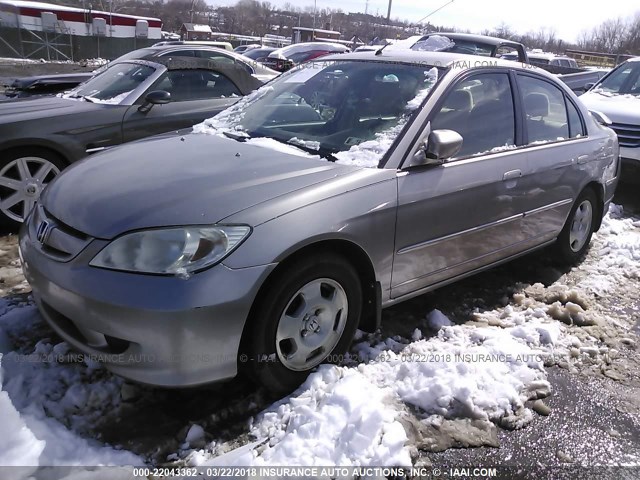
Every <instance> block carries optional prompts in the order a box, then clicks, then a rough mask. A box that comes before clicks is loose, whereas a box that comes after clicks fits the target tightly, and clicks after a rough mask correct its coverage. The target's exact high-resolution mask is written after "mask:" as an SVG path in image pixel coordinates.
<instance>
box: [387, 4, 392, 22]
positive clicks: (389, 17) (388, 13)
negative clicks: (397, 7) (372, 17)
mask: <svg viewBox="0 0 640 480" xmlns="http://www.w3.org/2000/svg"><path fill="white" fill-rule="evenodd" d="M391 1H392V0H389V8H388V10H387V23H389V20H390V19H391Z"/></svg>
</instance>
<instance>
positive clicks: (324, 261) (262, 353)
mask: <svg viewBox="0 0 640 480" xmlns="http://www.w3.org/2000/svg"><path fill="white" fill-rule="evenodd" d="M361 308H362V289H361V285H360V279H359V277H358V274H357V272H356V271H355V269H354V268H353V267H352V266H351V265H349V264H348V263H347V261H346V260H345V259H343V258H342V257H340V256H338V255H333V254H326V255H317V256H312V257H309V258H307V259H303V260H300V261H296V262H294V263H292V264H290V265H289V266H288V267H287V268H285V269H284V270H283V271H282V272H280V273H279V274H278V275H277V276H276V278H274V279H273V280H272V281H271V282H270V285H269V286H268V287H267V289H266V291H265V292H264V293H263V294H262V295H261V298H260V300H259V301H258V303H257V304H256V306H255V308H254V309H253V314H252V318H251V319H250V320H249V322H250V323H249V324H248V325H247V328H246V329H245V333H244V338H243V342H242V343H243V346H242V348H241V350H242V351H241V354H240V367H241V368H243V369H244V370H245V371H247V372H248V373H249V375H250V376H251V377H253V378H254V379H255V380H257V381H258V382H259V383H261V384H262V385H264V386H265V387H266V388H267V389H268V390H270V391H272V392H273V393H277V394H286V393H289V392H291V391H292V390H293V389H295V388H296V387H297V386H298V385H300V384H301V383H302V382H303V381H304V380H305V378H306V377H307V376H308V375H309V373H310V372H311V371H312V370H313V369H314V368H315V367H316V366H318V365H319V364H321V363H323V362H325V361H326V362H329V363H332V362H337V361H339V359H340V356H341V355H342V354H344V352H346V350H347V348H348V347H349V345H350V344H351V340H352V339H353V335H354V333H355V330H356V328H357V326H358V321H359V318H360V311H361Z"/></svg>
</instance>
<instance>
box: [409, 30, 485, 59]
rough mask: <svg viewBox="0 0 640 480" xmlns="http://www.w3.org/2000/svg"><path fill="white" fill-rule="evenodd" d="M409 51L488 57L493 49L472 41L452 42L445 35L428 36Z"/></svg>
mask: <svg viewBox="0 0 640 480" xmlns="http://www.w3.org/2000/svg"><path fill="white" fill-rule="evenodd" d="M411 50H418V51H428V52H451V53H466V54H469V55H482V56H485V57H490V56H491V55H492V53H493V47H492V46H491V45H487V44H484V43H481V42H474V41H472V40H460V39H458V40H452V39H450V38H449V37H447V36H445V35H430V36H428V37H427V38H425V39H424V40H419V41H418V42H416V43H415V44H414V45H413V46H412V47H411Z"/></svg>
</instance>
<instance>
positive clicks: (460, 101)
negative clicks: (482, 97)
mask: <svg viewBox="0 0 640 480" xmlns="http://www.w3.org/2000/svg"><path fill="white" fill-rule="evenodd" d="M444 106H445V107H447V108H450V109H452V110H466V111H468V112H469V111H471V109H472V108H473V98H472V97H471V92H470V91H468V90H454V91H453V92H451V94H450V95H449V96H448V97H447V99H446V100H445V102H444Z"/></svg>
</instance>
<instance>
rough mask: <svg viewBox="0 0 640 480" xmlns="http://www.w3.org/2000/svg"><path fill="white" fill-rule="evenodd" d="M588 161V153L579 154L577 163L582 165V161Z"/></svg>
mask: <svg viewBox="0 0 640 480" xmlns="http://www.w3.org/2000/svg"><path fill="white" fill-rule="evenodd" d="M588 161H589V155H580V156H579V157H578V165H582V164H583V163H587V162H588Z"/></svg>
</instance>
